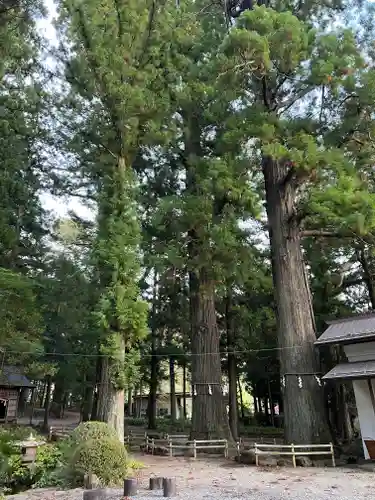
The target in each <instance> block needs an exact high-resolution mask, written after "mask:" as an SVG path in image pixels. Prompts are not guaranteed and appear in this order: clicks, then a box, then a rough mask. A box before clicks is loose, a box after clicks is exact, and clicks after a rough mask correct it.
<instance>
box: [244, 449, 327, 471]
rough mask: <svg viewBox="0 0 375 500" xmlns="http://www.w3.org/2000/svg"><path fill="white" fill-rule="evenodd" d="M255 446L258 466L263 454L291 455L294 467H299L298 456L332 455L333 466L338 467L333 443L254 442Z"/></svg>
mask: <svg viewBox="0 0 375 500" xmlns="http://www.w3.org/2000/svg"><path fill="white" fill-rule="evenodd" d="M254 448H255V463H256V465H257V466H258V465H259V457H260V456H261V455H268V456H269V455H277V456H291V457H292V460H293V467H297V462H296V457H298V456H309V455H311V456H316V455H327V456H330V457H331V459H332V465H333V467H336V461H335V452H334V449H333V444H332V443H329V444H281V445H278V444H260V443H254ZM284 450H290V451H284ZM310 450H312V451H310ZM315 450H317V451H315Z"/></svg>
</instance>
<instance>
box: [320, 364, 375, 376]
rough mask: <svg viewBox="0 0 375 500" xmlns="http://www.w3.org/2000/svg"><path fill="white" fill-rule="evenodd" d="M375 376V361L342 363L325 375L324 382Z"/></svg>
mask: <svg viewBox="0 0 375 500" xmlns="http://www.w3.org/2000/svg"><path fill="white" fill-rule="evenodd" d="M374 376H375V360H373V361H356V362H354V363H341V364H340V365H337V366H335V367H334V368H333V369H332V370H331V371H329V372H328V373H327V374H326V375H324V377H323V380H353V379H361V378H370V377H371V378H372V377H374Z"/></svg>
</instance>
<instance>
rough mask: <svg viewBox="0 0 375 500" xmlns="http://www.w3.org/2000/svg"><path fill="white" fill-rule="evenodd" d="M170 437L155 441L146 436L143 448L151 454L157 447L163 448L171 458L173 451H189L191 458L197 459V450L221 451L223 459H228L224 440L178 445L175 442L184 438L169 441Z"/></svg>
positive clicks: (198, 440)
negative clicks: (191, 454)
mask: <svg viewBox="0 0 375 500" xmlns="http://www.w3.org/2000/svg"><path fill="white" fill-rule="evenodd" d="M171 438H172V436H168V439H166V438H165V439H155V438H149V437H148V436H147V435H146V438H145V441H144V443H145V448H146V450H151V453H152V454H154V452H155V447H156V446H157V445H161V446H164V447H165V448H167V449H168V451H169V456H170V457H173V450H191V451H192V453H193V457H194V458H197V452H198V451H199V450H214V449H221V450H223V453H224V457H225V458H228V455H229V445H228V441H227V440H226V439H207V440H204V439H196V440H193V441H185V442H184V443H181V442H180V443H178V442H176V441H178V440H180V441H181V440H183V439H184V438H183V437H181V436H178V439H177V438H176V439H171Z"/></svg>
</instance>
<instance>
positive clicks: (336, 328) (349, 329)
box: [315, 313, 375, 345]
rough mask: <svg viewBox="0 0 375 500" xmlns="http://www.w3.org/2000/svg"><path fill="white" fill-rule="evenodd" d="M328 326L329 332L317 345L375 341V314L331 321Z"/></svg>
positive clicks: (324, 333) (326, 331)
mask: <svg viewBox="0 0 375 500" xmlns="http://www.w3.org/2000/svg"><path fill="white" fill-rule="evenodd" d="M328 325H329V326H328V328H327V330H325V332H323V333H322V335H321V336H320V337H319V339H318V340H317V341H316V342H315V344H316V345H324V344H340V343H345V344H351V343H355V342H364V341H370V340H375V313H368V314H362V315H360V316H352V317H350V318H344V319H340V320H336V321H330V322H328Z"/></svg>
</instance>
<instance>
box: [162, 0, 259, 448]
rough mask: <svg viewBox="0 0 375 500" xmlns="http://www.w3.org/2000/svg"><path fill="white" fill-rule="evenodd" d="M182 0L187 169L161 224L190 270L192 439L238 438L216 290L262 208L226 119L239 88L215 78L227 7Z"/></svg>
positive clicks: (181, 98)
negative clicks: (246, 223) (245, 225)
mask: <svg viewBox="0 0 375 500" xmlns="http://www.w3.org/2000/svg"><path fill="white" fill-rule="evenodd" d="M205 7H206V6H205V5H202V4H201V3H199V2H197V3H194V4H193V3H191V2H188V1H186V2H181V3H180V8H179V15H178V16H176V19H175V24H176V26H175V29H174V30H173V33H172V35H171V47H172V54H171V61H172V63H173V65H174V71H175V73H177V74H178V75H179V76H180V81H179V85H176V86H169V91H170V93H171V97H172V102H173V103H174V105H175V113H174V114H173V116H172V120H171V122H172V123H174V126H175V129H176V134H175V140H174V141H173V143H172V145H171V148H170V149H169V151H168V152H167V158H166V160H167V161H168V162H169V165H170V168H171V169H172V170H173V169H176V168H177V169H178V170H179V172H180V175H179V178H180V179H181V181H180V183H179V189H178V191H177V192H176V194H175V195H174V196H170V197H166V198H164V199H163V200H161V201H160V210H159V212H158V216H157V217H156V219H157V218H158V217H160V220H159V221H158V223H159V226H163V227H168V232H169V238H170V239H169V241H168V245H167V247H168V248H167V249H165V250H164V251H167V252H168V256H169V259H170V262H171V267H174V268H177V269H181V268H183V267H185V269H186V270H187V273H188V275H189V288H190V316H191V346H192V386H193V388H194V395H193V410H192V430H191V438H192V439H212V438H216V439H217V438H230V437H231V432H230V428H229V425H228V415H227V412H226V408H225V399H224V397H223V392H222V375H221V357H220V330H219V328H218V324H217V317H216V304H215V298H216V290H217V287H218V286H219V285H220V283H221V282H222V281H223V280H224V281H225V279H226V276H228V275H230V276H232V275H233V274H234V272H233V267H235V266H236V264H237V262H238V260H237V259H233V257H232V256H233V254H234V253H239V252H240V248H241V246H242V241H243V236H244V235H243V232H242V231H240V229H239V227H238V221H239V219H246V218H247V217H248V215H249V213H252V211H253V209H254V205H255V203H254V198H255V196H254V193H253V191H252V190H250V189H249V178H248V171H247V170H248V169H247V163H246V162H245V161H243V155H242V147H241V145H240V144H238V143H237V142H233V141H231V140H226V139H225V137H224V134H225V131H224V130H223V128H222V126H221V124H222V123H224V122H225V120H226V119H228V118H229V116H230V115H231V114H232V106H231V104H232V100H233V93H232V92H231V90H230V89H228V90H227V91H224V92H223V91H222V89H218V88H217V86H216V85H215V80H216V76H217V75H216V73H215V71H216V68H217V50H218V47H219V46H220V44H221V43H222V41H223V39H224V36H225V33H226V25H225V20H224V18H223V16H222V15H221V14H222V13H221V11H220V7H219V6H218V5H217V4H215V5H210V6H209V7H208V8H207V9H206V8H205Z"/></svg>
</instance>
